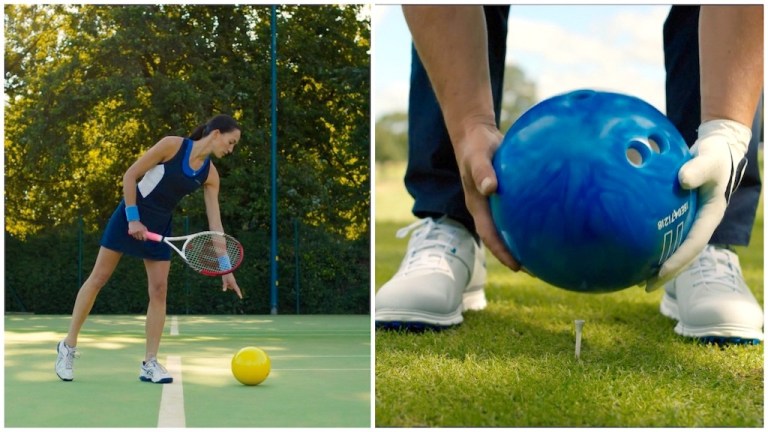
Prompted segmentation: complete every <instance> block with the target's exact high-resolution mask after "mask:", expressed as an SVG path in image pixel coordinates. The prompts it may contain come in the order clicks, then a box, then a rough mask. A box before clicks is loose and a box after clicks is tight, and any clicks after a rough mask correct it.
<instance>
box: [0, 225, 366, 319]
mask: <svg viewBox="0 0 768 432" xmlns="http://www.w3.org/2000/svg"><path fill="white" fill-rule="evenodd" d="M177 219H181V218H177ZM175 225H176V226H175V227H174V232H175V233H184V232H185V228H184V226H183V225H184V224H183V223H182V222H181V220H177V221H176V224H175ZM189 226H190V232H195V231H198V230H200V229H201V227H200V226H198V225H197V224H196V222H195V221H191V222H190V223H189ZM232 234H233V235H235V236H237V238H238V239H239V240H240V241H241V242H242V243H243V245H244V247H245V259H244V261H243V264H242V266H241V267H240V268H239V269H238V270H237V271H236V272H235V277H236V278H237V282H238V285H239V286H240V288H241V289H242V291H243V296H244V298H243V300H239V299H238V298H237V297H236V296H235V295H234V294H233V293H232V292H231V291H230V292H226V293H223V292H222V291H221V278H211V277H205V276H201V275H198V274H197V273H195V272H194V271H192V270H190V269H189V268H188V267H187V266H186V265H185V264H184V263H183V262H182V261H181V260H180V259H178V258H177V257H176V255H174V256H173V257H172V259H171V272H170V276H169V286H168V305H167V307H168V313H175V314H208V313H217V314H269V313H270V312H271V308H270V275H269V265H268V263H269V255H270V250H269V248H270V246H269V244H270V242H269V234H268V233H267V232H262V231H255V230H242V231H238V230H235V231H233V232H232ZM294 234H296V235H297V237H298V238H297V237H294ZM80 235H81V234H80V233H79V232H78V226H77V225H71V226H66V227H58V228H56V229H49V230H46V231H44V232H40V233H38V234H36V235H35V236H30V237H28V238H26V239H24V240H21V239H19V238H17V237H14V236H11V235H10V234H8V233H7V232H6V234H5V245H6V256H7V257H8V261H7V262H8V265H6V271H5V310H6V311H7V312H9V311H12V312H34V313H38V314H70V313H71V312H72V305H73V304H74V301H75V297H76V296H77V291H78V289H79V288H80V284H81V281H84V280H85V279H86V278H87V277H88V275H89V274H90V271H91V269H92V267H93V263H94V262H95V260H96V254H97V253H98V249H99V239H100V237H101V234H100V233H99V232H92V233H83V235H82V247H81V246H80V242H81V240H80ZM278 249H279V257H280V259H279V263H278V270H279V274H280V277H279V281H278V282H279V285H278V298H277V300H278V304H277V309H278V312H279V313H281V314H282V313H289V314H292V313H296V312H298V313H301V314H335V313H344V314H350V313H352V314H368V313H369V312H370V308H369V299H370V282H369V277H370V276H369V274H370V265H369V258H368V255H369V252H370V251H369V243H368V239H360V240H356V241H349V240H347V239H346V238H344V236H342V235H340V234H335V233H330V232H328V231H326V230H322V229H319V228H317V227H313V226H308V225H303V224H299V228H298V230H297V231H296V232H295V233H294V232H293V231H289V232H286V233H285V234H284V237H283V239H282V241H281V242H279V245H278ZM297 254H298V257H297ZM81 257H82V258H81ZM297 258H298V259H297ZM81 259H82V261H80V260H81ZM297 266H298V271H297ZM146 280H147V277H146V272H145V270H144V265H143V263H142V262H141V260H140V259H137V258H133V257H130V256H124V257H123V258H122V260H121V262H120V264H119V265H118V266H117V269H116V270H115V273H114V274H113V276H112V278H111V279H110V280H109V282H108V283H107V285H106V286H105V287H104V288H102V290H101V292H100V293H99V296H98V297H97V299H96V303H95V304H94V307H93V311H92V313H94V314H143V313H145V312H146V308H147V301H148V298H147V282H146ZM297 288H298V296H297V292H296V290H297ZM297 301H298V302H299V304H298V305H297V304H296V302H297Z"/></svg>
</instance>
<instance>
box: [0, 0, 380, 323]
mask: <svg viewBox="0 0 768 432" xmlns="http://www.w3.org/2000/svg"><path fill="white" fill-rule="evenodd" d="M363 7H364V6H362V5H340V6H339V5H327V6H316V7H315V6H313V7H306V6H298V5H285V6H280V7H279V8H278V14H277V76H278V79H277V87H278V88H277V92H278V104H277V112H278V128H277V142H278V155H277V156H278V162H277V177H278V185H277V188H278V203H277V214H278V225H279V226H278V233H279V234H278V237H279V239H280V243H281V244H280V245H279V248H280V249H281V250H282V249H285V248H288V247H289V246H288V245H286V244H283V243H285V242H286V240H284V238H286V237H287V238H290V234H287V235H286V233H291V232H292V219H293V218H298V219H300V220H301V221H302V223H303V224H305V225H306V226H307V227H308V228H309V227H311V229H312V230H317V231H318V232H320V233H322V234H318V238H319V239H321V240H318V241H331V242H336V241H339V242H342V243H343V245H342V246H341V248H342V249H345V248H351V249H354V250H355V251H356V252H355V253H358V252H359V253H361V254H362V255H359V256H358V255H356V256H355V257H356V258H355V260H359V259H365V260H366V262H367V260H368V258H369V251H368V250H369V248H368V247H365V248H362V247H357V246H353V245H357V244H358V243H360V242H363V243H367V242H368V241H369V236H370V223H369V222H370V221H369V213H370V212H369V209H370V145H369V142H370V130H369V129H370V128H369V123H370V121H369V119H370V107H369V88H370V74H369V64H370V60H369V50H370V21H369V19H368V18H364V17H362V15H361V11H362V8H363ZM5 38H6V49H5V65H6V68H5V91H6V100H5V157H6V159H5V170H6V171H5V172H6V177H5V203H6V207H5V208H6V213H5V222H6V238H7V239H11V241H10V243H9V247H8V248H7V249H6V253H7V254H8V255H13V256H19V255H20V253H21V252H22V249H23V250H24V253H34V252H33V251H34V250H35V248H29V249H27V247H28V245H26V244H25V242H31V243H37V244H40V243H38V242H40V241H42V239H46V240H49V241H50V240H51V239H55V238H58V237H57V236H65V237H66V236H69V235H71V230H70V227H71V225H72V224H74V223H75V222H76V221H77V220H78V218H79V217H80V216H82V217H83V219H84V222H85V230H86V232H87V233H88V234H89V235H90V236H93V237H97V236H98V233H99V230H100V229H101V227H102V226H103V224H104V222H105V221H106V220H107V218H108V217H109V216H110V215H111V213H112V211H113V210H114V208H115V206H116V205H117V203H118V202H119V200H120V198H121V196H122V184H121V183H122V176H123V173H124V172H125V170H126V169H127V168H128V167H129V166H130V165H131V164H132V163H133V162H134V161H135V160H136V159H137V158H138V157H139V156H140V155H141V154H142V153H143V152H144V151H146V150H147V149H148V148H149V147H151V146H152V145H153V144H154V143H155V142H157V141H158V140H159V139H160V138H162V137H163V136H165V135H188V134H189V133H190V132H191V131H192V130H193V129H194V128H195V127H196V126H197V125H198V124H201V123H203V122H205V121H206V120H207V119H208V118H210V117H212V116H213V115H215V114H218V113H229V114H231V115H233V116H234V117H235V118H236V119H238V121H239V122H240V124H241V125H242V128H243V135H242V138H241V141H240V144H239V145H238V147H237V149H236V151H235V153H234V155H233V156H231V157H228V158H225V159H221V160H217V161H215V162H214V163H215V165H216V166H217V168H218V169H219V173H220V175H221V177H222V188H221V192H220V205H221V213H222V220H223V221H224V225H225V228H226V229H227V231H229V232H236V233H238V234H240V235H242V236H243V237H246V238H248V237H252V238H261V237H264V236H265V234H264V233H268V232H269V230H270V225H269V221H270V210H271V203H270V193H271V190H270V169H269V168H270V164H271V160H270V148H271V138H272V137H271V51H270V42H271V26H270V8H269V7H268V6H256V5H242V6H233V5H221V6H219V5H133V6H104V5H71V6H57V5H6V6H5ZM180 215H183V216H189V217H190V219H191V220H193V221H205V207H204V205H203V203H202V198H201V196H193V197H192V198H188V199H186V200H184V201H183V202H182V204H181V208H180V209H179V210H178V212H177V216H180ZM205 228H207V227H206V226H205V224H201V229H205ZM59 230H62V232H58V231H59ZM67 230H69V231H67ZM37 237H40V238H37ZM288 241H290V240H288ZM42 244H45V242H44V241H43V243H42ZM95 244H96V243H95V242H93V243H92V244H91V245H90V249H91V250H92V251H93V253H95V249H97V248H98V246H94V245H95ZM268 244H269V242H268V241H266V240H265V241H263V243H258V244H256V243H254V244H253V245H247V246H246V247H248V248H249V252H250V250H254V252H255V251H257V250H259V248H261V247H262V245H268ZM265 247H268V246H265ZM327 247H328V248H330V246H327ZM14 248H16V249H14ZM51 253H53V252H51ZM62 253H63V252H62ZM68 253H71V252H68ZM255 256H259V257H260V258H259V259H262V257H264V256H262V255H259V254H258V253H257V254H256V255H255ZM336 257H338V259H339V260H341V259H343V258H344V254H336V253H328V254H327V256H324V257H323V259H324V260H333V259H335V258H336ZM347 258H349V257H347ZM21 259H24V258H21ZM30 259H34V258H30ZM56 259H60V260H61V261H62V262H64V261H66V260H67V258H66V257H61V258H58V257H57V258H56ZM69 259H70V260H71V259H72V257H71V255H70V256H69ZM87 262H88V261H87ZM90 262H92V261H90ZM267 262H268V255H266V258H264V260H263V261H260V265H261V266H262V267H268V266H266V265H265V263H267ZM332 264H333V265H334V266H338V265H340V264H337V263H335V262H334V263H332ZM139 267H142V266H139ZM142 271H143V270H142ZM350 271H353V272H355V274H354V276H350V277H351V278H352V279H354V280H355V284H352V285H355V286H357V285H359V284H361V283H362V284H363V285H365V286H367V285H368V284H367V282H365V281H366V280H367V279H368V278H369V269H368V268H364V269H363V268H360V267H359V266H353V267H352V268H351V270H350ZM61 277H62V279H60V280H56V279H51V278H48V282H47V283H48V284H51V285H54V286H56V285H59V286H69V282H68V281H67V282H65V281H64V279H63V277H64V275H61ZM116 277H118V275H116ZM172 277H173V276H172ZM253 277H254V278H262V279H260V280H267V281H268V279H269V278H268V277H266V278H264V276H263V273H261V272H260V271H256V273H254V275H253ZM244 278H245V279H248V276H244ZM171 283H174V280H173V279H172V281H171ZM259 283H264V282H261V281H260V282H259ZM22 286H23V284H22ZM254 286H256V285H254ZM20 289H21V288H20ZM102 295H104V294H102ZM100 298H101V297H100ZM103 303H108V301H107V300H106V299H105V301H104V302H103ZM67 304H68V305H71V303H69V302H68V303H67ZM367 304H368V302H367V299H366V301H365V305H364V306H360V305H355V307H353V309H355V310H360V309H361V308H365V309H367V308H368V306H367ZM211 305H213V303H211ZM105 307H106V306H105ZM215 308H218V309H227V308H230V309H231V308H232V307H231V306H228V305H215ZM246 309H248V308H246ZM116 310H117V309H116ZM124 312H126V313H128V312H130V311H127V310H126V311H124Z"/></svg>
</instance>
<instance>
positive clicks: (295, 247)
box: [293, 218, 301, 315]
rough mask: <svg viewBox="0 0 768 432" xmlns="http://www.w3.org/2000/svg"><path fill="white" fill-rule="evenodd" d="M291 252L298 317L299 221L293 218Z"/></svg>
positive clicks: (299, 298) (299, 297) (299, 302)
mask: <svg viewBox="0 0 768 432" xmlns="http://www.w3.org/2000/svg"><path fill="white" fill-rule="evenodd" d="M293 250H294V252H293V255H294V259H295V267H296V315H298V314H299V305H300V304H301V301H300V300H301V296H300V295H299V292H300V291H299V290H300V289H301V287H300V283H299V219H297V218H293Z"/></svg>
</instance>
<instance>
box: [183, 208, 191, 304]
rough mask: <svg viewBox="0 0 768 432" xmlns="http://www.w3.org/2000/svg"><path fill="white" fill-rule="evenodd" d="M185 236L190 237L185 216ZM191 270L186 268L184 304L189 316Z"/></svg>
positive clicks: (187, 217)
mask: <svg viewBox="0 0 768 432" xmlns="http://www.w3.org/2000/svg"><path fill="white" fill-rule="evenodd" d="M184 235H189V216H184ZM189 295H190V290H189V268H187V267H186V266H185V268H184V303H185V308H186V311H187V315H189Z"/></svg>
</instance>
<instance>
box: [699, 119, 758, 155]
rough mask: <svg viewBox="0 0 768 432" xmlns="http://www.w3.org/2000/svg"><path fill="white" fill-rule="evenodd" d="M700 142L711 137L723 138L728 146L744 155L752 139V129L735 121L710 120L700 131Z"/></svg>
mask: <svg viewBox="0 0 768 432" xmlns="http://www.w3.org/2000/svg"><path fill="white" fill-rule="evenodd" d="M698 133H699V140H703V139H706V138H709V137H714V136H720V137H723V138H724V139H725V140H726V142H727V143H728V145H729V146H730V147H731V148H732V149H735V150H738V151H740V152H741V153H742V155H744V154H745V153H746V152H747V147H748V146H749V140H750V139H752V129H751V128H750V127H748V126H746V125H744V124H742V123H739V122H737V121H734V120H725V119H718V120H709V121H706V122H704V123H702V124H701V125H700V126H699V129H698Z"/></svg>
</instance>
